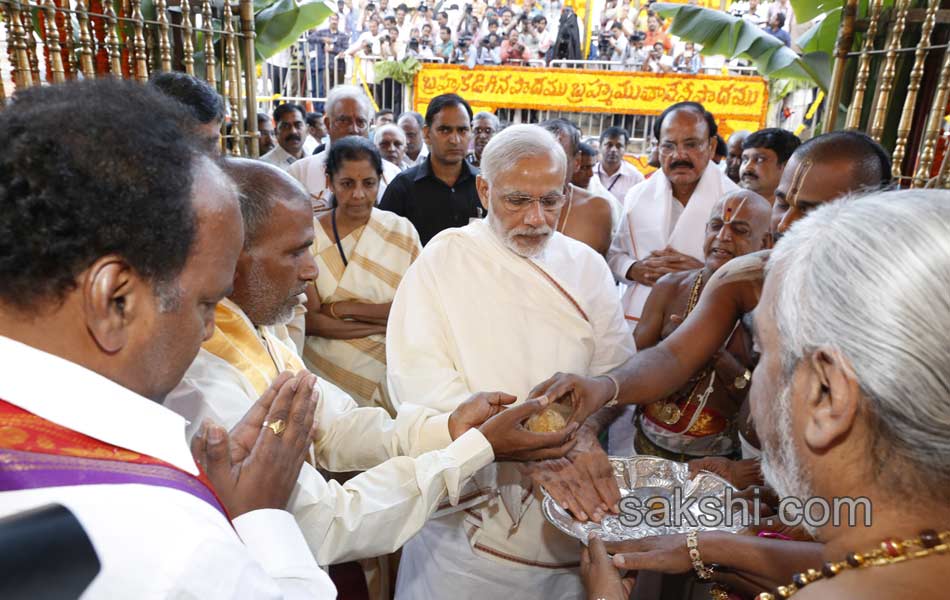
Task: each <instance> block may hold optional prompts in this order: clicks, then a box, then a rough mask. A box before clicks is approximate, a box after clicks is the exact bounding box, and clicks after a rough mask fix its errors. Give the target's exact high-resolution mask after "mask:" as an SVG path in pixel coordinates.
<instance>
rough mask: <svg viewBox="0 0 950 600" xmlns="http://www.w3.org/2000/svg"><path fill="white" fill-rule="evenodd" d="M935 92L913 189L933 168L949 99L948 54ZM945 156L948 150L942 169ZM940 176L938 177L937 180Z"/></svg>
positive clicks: (949, 150)
mask: <svg viewBox="0 0 950 600" xmlns="http://www.w3.org/2000/svg"><path fill="white" fill-rule="evenodd" d="M937 82H938V83H937V90H936V91H935V92H934V98H933V102H932V103H931V105H930V114H928V115H927V126H926V127H925V128H924V140H923V143H922V144H921V146H920V158H919V160H918V161H917V171H916V172H915V173H914V180H913V182H912V185H913V187H921V186H923V185H925V184H926V183H927V181H928V180H929V179H930V170H931V168H932V167H933V161H934V155H935V153H936V151H937V141H938V140H939V139H940V132H941V130H942V129H943V113H944V111H945V110H946V108H947V100H948V98H950V52H948V51H947V50H944V51H943V66H942V67H941V68H940V77H938V78H937ZM946 156H950V148H948V149H947V152H946V154H945V156H944V161H943V165H942V167H943V168H944V169H945V168H946V166H947V159H946ZM939 179H940V175H938V180H939Z"/></svg>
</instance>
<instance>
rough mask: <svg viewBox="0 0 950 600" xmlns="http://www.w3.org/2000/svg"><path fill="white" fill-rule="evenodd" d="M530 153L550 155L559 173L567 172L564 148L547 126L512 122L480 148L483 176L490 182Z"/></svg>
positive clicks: (532, 154)
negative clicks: (544, 127) (482, 149)
mask: <svg viewBox="0 0 950 600" xmlns="http://www.w3.org/2000/svg"><path fill="white" fill-rule="evenodd" d="M529 156H553V157H554V160H555V161H556V162H557V163H558V165H559V166H560V168H561V172H562V173H566V172H567V156H566V155H565V154H564V148H562V147H561V144H559V143H558V141H557V139H556V138H555V137H554V136H553V135H552V134H551V133H550V132H549V131H547V130H545V129H543V128H541V127H538V126H537V125H512V126H510V127H506V128H505V129H503V130H501V132H499V133H498V134H497V135H495V136H494V137H493V138H492V139H491V141H490V142H488V145H486V146H485V150H484V151H483V152H482V160H481V163H480V165H481V170H482V173H481V174H482V177H483V178H484V179H485V180H487V181H488V182H489V183H491V182H492V181H494V180H495V178H497V177H498V176H499V175H500V174H502V173H504V172H505V170H506V169H508V168H510V167H511V166H512V165H513V164H515V163H516V162H517V161H519V160H521V159H522V158H527V157H529Z"/></svg>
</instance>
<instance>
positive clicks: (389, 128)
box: [373, 123, 406, 146]
mask: <svg viewBox="0 0 950 600" xmlns="http://www.w3.org/2000/svg"><path fill="white" fill-rule="evenodd" d="M387 133H395V134H396V137H397V138H399V140H400V141H401V142H402V145H403V146H405V145H406V132H405V131H403V130H402V127H399V126H398V125H394V124H393V123H387V124H385V125H381V126H379V127H377V128H376V131H375V132H374V133H373V143H374V144H376V145H377V146H379V143H380V142H382V141H383V135H384V134H387Z"/></svg>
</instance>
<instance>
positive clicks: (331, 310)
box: [303, 136, 422, 416]
mask: <svg viewBox="0 0 950 600" xmlns="http://www.w3.org/2000/svg"><path fill="white" fill-rule="evenodd" d="M326 170H327V188H328V189H329V190H330V191H331V192H332V194H333V196H332V199H331V206H332V209H331V210H329V211H327V212H325V213H324V214H322V215H321V216H319V217H317V218H316V219H315V220H314V230H315V231H314V233H315V239H314V244H313V246H312V247H311V252H313V254H314V257H315V258H316V260H317V265H318V267H319V269H320V274H319V275H318V276H317V279H316V281H315V283H314V286H313V287H312V288H309V289H308V292H307V339H306V343H305V346H304V351H303V357H304V362H305V363H306V364H307V367H308V368H309V369H311V370H312V371H313V372H315V373H318V374H319V375H320V376H322V377H324V378H325V379H327V380H329V381H331V382H332V383H334V384H336V385H337V386H339V387H341V388H342V389H343V390H345V391H346V392H348V393H349V394H350V395H351V396H353V399H354V400H355V401H356V402H357V403H358V404H360V405H361V406H381V407H383V408H385V409H386V410H387V411H389V412H390V414H393V415H394V416H395V411H394V410H393V407H392V404H391V403H390V401H389V392H388V390H387V386H386V322H387V320H388V319H389V308H390V305H391V304H392V300H393V296H394V295H395V294H396V288H397V287H398V286H399V282H400V281H401V280H402V277H403V275H404V274H405V272H406V270H407V269H408V268H409V265H411V264H412V261H414V260H415V258H416V256H418V255H419V252H421V251H422V246H421V245H420V243H419V234H418V233H416V230H415V228H414V227H413V226H412V223H410V222H409V221H408V220H407V219H404V218H403V217H400V216H398V215H395V214H393V213H390V212H386V211H381V210H379V209H377V208H375V207H374V204H375V202H376V192H377V189H378V187H379V180H380V177H381V176H382V172H383V165H382V159H381V158H380V155H379V153H378V152H377V150H376V148H375V146H373V144H372V143H371V142H370V141H369V140H367V139H365V138H362V137H356V136H351V137H347V138H344V139H342V140H339V141H337V142H334V143H333V145H332V146H331V147H330V150H329V154H328V156H327V162H326Z"/></svg>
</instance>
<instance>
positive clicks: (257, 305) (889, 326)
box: [0, 4, 950, 600]
mask: <svg viewBox="0 0 950 600" xmlns="http://www.w3.org/2000/svg"><path fill="white" fill-rule="evenodd" d="M397 8H398V7H397ZM380 9H381V10H384V5H383V4H381V5H380ZM130 102H132V103H134V104H135V105H136V106H137V107H139V110H138V111H135V112H129V111H128V110H127V109H126V108H127V106H129V103H130ZM143 113H144V114H148V115H149V118H148V119H141V114H143ZM224 117H225V111H224V103H223V100H222V99H221V97H220V96H219V95H218V94H217V93H216V92H215V91H214V90H213V89H212V88H211V87H209V86H208V85H207V84H205V83H203V82H201V81H200V80H198V79H195V78H193V77H190V76H187V75H184V74H180V73H162V74H158V75H156V76H155V77H153V78H152V80H151V81H150V82H149V83H148V84H140V83H135V82H127V81H126V82H123V81H118V80H109V79H106V80H90V81H82V82H72V83H67V84H61V85H55V86H48V87H36V88H32V89H27V90H24V91H22V92H18V94H17V95H16V97H15V98H14V99H13V102H12V103H11V104H10V105H9V106H8V107H7V108H5V109H4V110H3V111H2V112H0V139H4V140H7V143H5V144H4V145H3V147H2V148H0V198H3V199H4V200H3V202H2V203H0V232H2V235H0V281H2V283H0V356H2V358H3V361H4V364H5V365H6V368H7V369H8V371H7V374H6V375H5V376H4V377H3V378H0V517H4V519H3V520H0V532H2V531H4V528H8V529H7V531H13V532H21V533H20V535H22V536H30V537H29V539H30V541H31V543H30V544H23V545H21V546H16V545H13V546H10V547H11V548H14V547H15V548H18V551H17V552H16V553H13V552H11V554H16V555H17V557H18V560H19V563H18V564H20V565H31V566H33V568H35V569H37V570H38V571H41V572H42V573H43V576H42V577H39V576H37V577H16V578H12V577H11V578H5V580H4V581H0V595H2V596H3V597H11V598H17V597H40V596H41V595H42V596H44V597H49V596H57V595H59V596H60V597H67V596H68V597H75V596H77V595H80V594H82V597H84V598H133V597H134V598H166V597H199V598H264V597H267V598H270V597H292V598H298V597H299V598H322V599H332V598H335V597H337V595H338V593H339V595H340V597H343V598H357V597H360V598H362V597H368V598H373V599H374V600H375V599H383V598H391V597H395V598H397V599H400V600H424V599H443V598H491V599H497V598H505V597H513V598H515V597H516V598H537V599H539V600H540V599H544V600H551V599H561V598H563V599H565V600H568V599H572V600H573V599H577V598H587V599H588V600H628V599H629V598H660V597H664V598H671V597H682V598H692V597H709V594H713V596H712V597H716V598H730V597H732V598H753V597H759V598H761V599H765V600H769V599H774V598H785V597H788V596H791V595H795V596H796V597H799V598H802V599H809V598H831V597H835V598H846V597H847V598H857V597H861V598H893V597H903V598H931V597H939V596H940V595H942V594H943V593H944V588H945V587H946V576H945V572H946V570H945V569H946V567H947V566H948V560H950V557H948V556H947V554H948V553H950V509H948V505H947V503H946V497H945V496H946V490H947V489H948V486H950V461H948V457H950V442H948V440H950V436H948V435H947V433H948V431H950V404H948V403H947V398H950V355H948V353H947V352H946V350H947V347H948V338H947V334H946V331H947V326H948V325H950V300H948V296H947V294H946V290H947V289H948V287H950V198H948V193H947V192H936V191H929V192H927V191H899V190H892V189H891V181H890V178H891V164H890V158H889V155H888V153H887V152H886V151H885V150H884V148H882V147H881V146H880V145H879V144H878V143H877V142H875V141H873V140H872V139H871V138H869V137H868V136H866V135H864V134H863V133H859V132H854V131H838V132H833V133H828V134H824V135H821V136H817V137H815V138H812V139H810V140H807V141H804V142H803V141H802V140H800V139H799V138H798V137H796V136H795V135H794V134H792V133H790V132H788V131H785V130H782V129H774V128H767V129H762V130H759V131H755V132H732V133H731V135H730V136H729V137H728V139H727V140H723V139H722V137H720V135H719V131H718V126H717V119H716V117H715V115H713V114H711V113H709V112H708V111H707V110H706V109H705V108H704V107H703V106H702V105H701V104H697V103H695V102H679V103H676V104H673V105H671V106H669V107H668V108H666V110H664V111H663V112H662V114H660V115H659V116H658V118H657V119H656V123H655V129H654V131H653V136H654V138H655V142H656V144H655V150H654V155H653V156H652V157H651V162H653V163H654V164H655V165H656V167H657V170H656V171H654V172H652V173H651V174H650V175H649V176H648V177H644V175H643V174H641V173H640V172H639V171H638V170H637V169H636V168H634V167H633V166H632V165H631V164H630V163H629V162H628V161H626V160H625V155H626V148H627V143H628V141H629V133H628V132H627V131H626V130H624V129H623V128H621V127H611V128H608V129H606V130H604V131H603V132H601V133H600V135H599V138H598V140H597V147H596V148H595V147H592V145H590V144H585V143H582V142H581V132H580V130H579V128H578V127H577V126H576V125H575V124H574V123H572V122H571V121H569V120H566V119H551V120H548V121H544V122H542V123H539V124H517V125H508V126H504V124H503V123H500V122H499V120H498V119H497V118H496V117H495V115H493V114H491V113H473V110H472V108H471V106H470V105H469V103H468V102H467V101H466V100H465V99H464V98H462V97H461V96H458V95H456V94H445V95H442V96H438V97H436V98H434V99H433V100H432V101H431V102H430V103H429V104H428V107H427V109H426V112H425V114H424V115H422V114H418V113H413V112H406V113H403V114H400V115H394V114H393V113H392V111H385V110H384V111H378V112H375V113H374V112H373V108H372V104H371V103H370V101H369V98H368V97H367V96H366V95H365V93H364V92H363V90H362V89H361V88H358V87H355V86H346V85H341V86H337V87H334V88H333V89H331V90H329V93H328V95H327V101H326V105H325V112H324V113H323V114H322V115H314V114H312V113H309V114H308V113H307V112H306V111H305V110H304V109H303V108H302V107H301V106H299V105H296V104H292V103H285V104H282V105H280V106H278V107H277V108H276V109H275V111H274V113H273V115H267V114H263V113H262V114H259V115H257V118H258V119H259V122H260V123H261V124H262V127H260V135H261V137H260V144H261V148H264V147H265V144H270V146H271V149H270V150H269V151H267V152H266V153H264V154H263V156H261V158H260V159H252V158H234V157H230V156H221V155H220V148H221V142H220V139H219V132H220V130H221V127H222V124H223V122H224ZM132 131H134V132H135V135H130V132H132ZM93 133H94V134H93ZM308 148H310V149H309V150H308ZM717 161H718V162H717ZM552 413H556V414H559V415H561V423H560V425H558V426H552V427H549V428H539V427H538V426H537V423H538V422H540V421H542V420H551V419H554V417H553V416H551V415H552ZM605 435H606V440H605V439H604V436H605ZM608 453H609V454H610V455H616V456H632V455H650V456H656V457H661V458H665V459H670V460H673V461H677V462H681V463H687V464H688V465H689V469H690V471H691V472H693V473H695V472H698V471H700V470H706V471H710V472H713V473H715V474H717V475H719V476H720V477H721V478H723V479H724V480H726V481H727V482H729V483H730V484H732V485H733V486H735V488H737V489H738V490H742V491H743V493H744V494H745V495H746V497H748V498H752V497H754V498H755V499H756V501H759V502H761V503H762V505H763V506H762V510H764V511H765V512H766V514H771V515H772V516H773V519H771V520H767V521H764V522H762V523H757V524H756V525H755V526H754V527H752V528H749V529H745V530H743V531H741V532H739V533H727V532H723V531H715V530H712V531H701V532H698V533H697V532H695V531H694V532H692V533H688V534H669V535H660V536H653V537H647V538H642V539H639V540H634V541H626V542H611V543H608V544H605V543H604V542H603V541H602V540H601V539H600V538H598V537H596V536H592V537H591V538H590V539H589V540H587V543H586V544H582V543H580V542H579V541H578V540H576V539H574V538H572V537H570V536H567V535H565V534H563V533H561V532H560V531H559V530H557V529H556V528H555V527H554V526H553V525H551V524H550V523H549V522H548V521H547V520H546V518H545V516H544V514H543V513H542V510H541V498H542V491H541V490H542V488H543V489H544V491H545V492H547V493H548V494H549V495H550V496H551V497H552V498H554V499H555V501H556V502H557V503H558V504H560V505H561V506H563V507H564V508H565V509H566V510H568V511H570V513H571V514H572V515H573V516H574V518H575V519H577V520H578V521H582V522H583V521H595V522H600V521H603V520H604V519H605V518H608V517H609V516H611V515H616V514H617V513H618V512H620V510H621V509H620V506H621V505H622V504H621V500H622V497H621V490H620V488H619V487H618V483H617V480H616V477H615V472H614V469H613V466H612V464H611V463H610V461H609V459H608ZM859 497H860V498H866V499H867V500H868V502H869V506H870V507H873V519H870V518H869V519H868V521H867V522H866V523H862V524H860V525H855V524H841V523H838V522H830V521H829V522H826V523H819V524H810V522H809V523H806V524H805V525H804V526H792V525H788V524H786V523H785V522H784V521H782V520H781V519H780V518H779V517H781V516H783V514H784V513H782V512H781V511H782V509H781V506H782V505H781V504H780V502H781V501H784V499H789V498H797V499H800V500H802V501H805V500H825V501H827V502H829V503H830V502H831V501H832V500H833V499H841V498H851V499H854V498H859ZM868 510H871V509H870V508H869V509H868ZM44 519H48V520H49V521H44ZM70 519H71V520H70ZM48 522H55V523H56V524H57V527H51V526H48V527H45V528H44V527H43V523H48ZM14 526H16V527H17V528H14ZM30 526H33V529H30ZM39 531H42V532H44V533H43V534H42V535H45V536H50V537H51V538H52V539H53V542H51V545H53V546H56V547H59V548H67V549H68V550H69V555H68V556H69V559H68V560H63V559H61V558H58V557H60V556H61V554H56V553H54V554H49V552H48V551H47V550H45V548H47V547H48V546H43V545H42V544H39V543H37V542H36V539H35V538H36V537H37V535H38V534H37V533H36V532H39ZM24 532H25V533H24ZM4 537H5V536H4V535H0V540H3V539H4ZM39 537H41V538H42V536H39ZM16 543H17V542H16V541H14V542H13V544H16ZM400 549H401V553H400V556H399V559H398V561H397V560H396V558H395V557H394V556H393V554H392V553H394V552H396V551H397V550H400ZM611 555H612V556H611ZM54 558H55V560H54ZM0 560H4V559H0ZM354 561H358V562H355V563H354ZM341 564H358V565H359V567H360V569H361V571H360V572H361V573H362V575H363V576H362V577H361V578H359V579H360V585H359V586H358V587H360V588H361V589H360V590H358V591H354V590H353V589H352V586H353V582H352V579H347V578H345V577H343V576H342V575H341V574H340V571H334V570H332V569H328V568H327V567H328V566H329V565H341ZM397 565H398V566H397ZM23 568H26V567H23ZM391 581H395V584H394V587H391V586H390V583H391ZM338 586H342V587H341V589H340V590H338V589H337V588H338ZM364 588H365V589H364ZM51 590H52V592H51Z"/></svg>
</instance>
